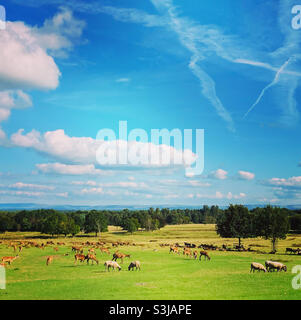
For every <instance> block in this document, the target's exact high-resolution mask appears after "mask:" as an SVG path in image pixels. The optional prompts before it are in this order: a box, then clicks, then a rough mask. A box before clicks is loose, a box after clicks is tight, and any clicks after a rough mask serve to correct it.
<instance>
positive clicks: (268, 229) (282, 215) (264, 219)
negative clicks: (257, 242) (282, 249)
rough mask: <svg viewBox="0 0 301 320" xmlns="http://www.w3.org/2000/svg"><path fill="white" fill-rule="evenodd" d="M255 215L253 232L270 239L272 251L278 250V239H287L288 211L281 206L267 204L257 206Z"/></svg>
mask: <svg viewBox="0 0 301 320" xmlns="http://www.w3.org/2000/svg"><path fill="white" fill-rule="evenodd" d="M253 215H254V217H253V229H254V231H253V232H254V233H255V234H256V235H257V236H261V237H263V238H264V239H266V240H268V239H270V240H271V242H272V252H276V244H277V240H278V239H285V238H286V235H287V233H288V232H289V219H288V214H287V212H286V211H285V210H282V209H281V208H279V207H272V206H266V207H264V208H256V210H254V212H253Z"/></svg>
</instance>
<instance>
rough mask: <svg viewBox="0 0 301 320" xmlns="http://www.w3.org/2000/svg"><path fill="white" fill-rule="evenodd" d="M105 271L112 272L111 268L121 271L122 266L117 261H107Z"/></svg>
mask: <svg viewBox="0 0 301 320" xmlns="http://www.w3.org/2000/svg"><path fill="white" fill-rule="evenodd" d="M104 266H105V269H106V270H108V271H110V268H113V269H114V270H116V269H118V270H119V271H120V270H121V267H120V265H119V264H118V263H117V262H116V261H106V262H105V263H104Z"/></svg>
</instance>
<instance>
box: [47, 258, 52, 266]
mask: <svg viewBox="0 0 301 320" xmlns="http://www.w3.org/2000/svg"><path fill="white" fill-rule="evenodd" d="M52 261H53V256H49V257H47V260H46V266H48V265H49V264H50V263H51V262H52Z"/></svg>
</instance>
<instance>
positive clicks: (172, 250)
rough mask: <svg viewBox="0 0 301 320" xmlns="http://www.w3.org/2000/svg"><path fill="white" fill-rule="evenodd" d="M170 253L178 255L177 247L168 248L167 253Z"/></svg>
mask: <svg viewBox="0 0 301 320" xmlns="http://www.w3.org/2000/svg"><path fill="white" fill-rule="evenodd" d="M171 252H173V253H177V254H180V252H179V249H178V247H174V246H171V247H170V248H169V253H171Z"/></svg>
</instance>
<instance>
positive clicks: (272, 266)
mask: <svg viewBox="0 0 301 320" xmlns="http://www.w3.org/2000/svg"><path fill="white" fill-rule="evenodd" d="M265 267H266V269H267V271H268V272H271V271H274V270H277V272H278V271H282V270H283V271H284V272H286V271H287V267H286V265H284V264H283V263H280V262H276V261H269V260H268V261H266V262H265Z"/></svg>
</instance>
